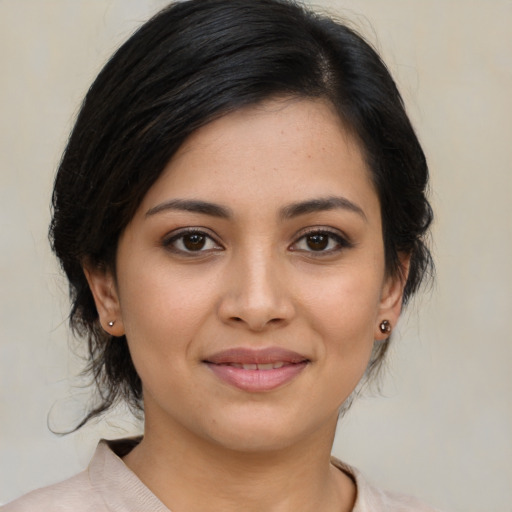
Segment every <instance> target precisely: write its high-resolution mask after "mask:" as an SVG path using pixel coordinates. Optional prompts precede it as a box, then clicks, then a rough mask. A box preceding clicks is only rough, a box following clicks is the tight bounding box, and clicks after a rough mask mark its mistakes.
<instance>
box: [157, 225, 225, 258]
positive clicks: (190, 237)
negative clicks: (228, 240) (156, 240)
mask: <svg viewBox="0 0 512 512" xmlns="http://www.w3.org/2000/svg"><path fill="white" fill-rule="evenodd" d="M163 245H164V247H165V248H166V249H169V250H170V251H172V252H176V253H181V254H192V253H204V252H209V251H219V250H222V247H221V246H220V245H219V244H218V243H217V242H216V241H215V240H214V239H213V238H212V237H211V236H210V235H209V234H207V233H205V232H204V231H200V230H195V229H193V230H192V229H188V230H185V231H180V232H179V233H175V234H171V235H170V236H169V237H167V238H166V239H165V240H164V241H163Z"/></svg>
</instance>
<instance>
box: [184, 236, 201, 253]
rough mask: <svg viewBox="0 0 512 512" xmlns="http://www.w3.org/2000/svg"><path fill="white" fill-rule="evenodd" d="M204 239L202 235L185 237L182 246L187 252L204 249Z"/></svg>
mask: <svg viewBox="0 0 512 512" xmlns="http://www.w3.org/2000/svg"><path fill="white" fill-rule="evenodd" d="M204 244H205V237H204V236H203V235H199V234H195V235H186V236H185V237H184V238H183V245H184V246H185V247H186V248H187V249H188V250H189V251H198V250H200V249H202V248H203V247H204Z"/></svg>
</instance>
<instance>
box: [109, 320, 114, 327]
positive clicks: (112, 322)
mask: <svg viewBox="0 0 512 512" xmlns="http://www.w3.org/2000/svg"><path fill="white" fill-rule="evenodd" d="M115 323H116V321H115V320H110V322H109V323H108V326H109V327H114V324H115Z"/></svg>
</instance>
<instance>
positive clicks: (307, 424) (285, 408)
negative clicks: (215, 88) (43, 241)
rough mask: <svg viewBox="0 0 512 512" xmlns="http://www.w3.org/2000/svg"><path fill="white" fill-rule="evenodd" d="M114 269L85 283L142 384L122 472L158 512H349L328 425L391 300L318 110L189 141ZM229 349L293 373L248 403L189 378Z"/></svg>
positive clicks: (95, 272)
mask: <svg viewBox="0 0 512 512" xmlns="http://www.w3.org/2000/svg"><path fill="white" fill-rule="evenodd" d="M334 197H336V198H338V199H337V203H336V204H334V205H333V204H330V205H327V204H326V201H325V200H326V199H330V200H331V203H332V202H333V201H332V198H334ZM340 198H341V199H340ZM177 200H179V201H181V203H177ZM184 200H187V201H190V200H194V201H202V202H207V203H213V204H215V205H217V206H219V207H221V208H222V209H223V210H225V211H224V212H223V213H226V214H228V215H227V216H225V217H219V216H217V215H212V213H219V212H212V211H207V210H205V208H202V211H190V208H189V207H190V205H188V208H189V209H188V210H184V209H183V201H184ZM312 200H317V202H316V203H314V204H316V206H313V207H312V206H311V204H312V203H311V201H312ZM322 201H323V203H322ZM170 202H171V203H170ZM304 203H308V205H309V208H306V207H302V208H297V207H295V208H293V206H296V205H297V204H302V205H303V204H304ZM327 206H329V208H327ZM192 209H194V208H192ZM210 210H212V209H211V208H210ZM190 228H193V229H194V230H196V231H197V230H199V231H200V232H201V233H202V234H200V235H199V238H198V237H197V233H193V234H192V235H191V234H190V232H187V229H189V230H190ZM194 236H196V238H194ZM201 237H203V238H201ZM315 237H316V238H315ZM190 247H192V250H190ZM116 264H117V268H116V272H117V273H116V276H113V275H112V274H111V273H110V272H105V271H102V270H100V269H95V268H86V269H85V271H86V275H87V277H88V280H89V284H90V286H91V290H92V292H93V295H94V297H95V300H96V305H97V308H98V312H99V315H100V320H101V322H102V325H103V326H104V328H105V330H107V331H109V332H110V333H111V334H113V335H115V336H121V335H123V334H125V335H126V337H127V340H128V344H129V347H130V352H131V355H132V358H133V361H134V364H135V367H136V369H137V371H138V373H139V375H140V377H141V380H142V383H143V390H144V406H145V419H146V420H145V421H146V423H145V435H144V439H143V441H142V442H141V444H140V445H139V446H138V447H136V448H135V449H134V450H133V451H132V452H131V453H130V454H128V455H127V456H126V457H125V462H126V464H127V465H128V466H129V467H130V468H131V469H132V470H133V471H134V472H135V473H136V474H137V475H138V476H139V478H141V480H142V481H143V482H144V483H145V484H146V485H147V486H148V487H149V488H150V489H151V490H152V491H153V492H154V493H155V494H156V495H157V496H158V497H159V498H160V499H161V501H162V502H163V503H164V504H165V505H166V506H168V507H169V508H170V509H171V510H176V511H187V512H192V511H200V510H201V511H204V510H210V511H217V510H218V511H221V510H222V511H230V510H235V509H236V510H240V506H241V505H242V506H243V509H244V510H248V511H252V510H254V511H256V510H258V511H261V510H268V511H291V510H294V511H312V510H323V511H330V510H333V511H334V510H336V511H338V512H339V511H343V510H345V511H349V510H351V509H352V506H353V503H354V499H355V488H354V484H353V482H352V480H351V479H350V478H349V477H348V476H347V475H345V474H344V473H343V472H341V471H339V470H337V469H335V468H334V467H333V466H332V465H331V464H330V461H329V456H330V450H331V447H332V442H333V438H334V432H335V428H336V423H337V417H338V412H339V409H340V407H341V405H342V404H343V402H344V401H345V400H346V398H347V397H348V396H349V395H350V393H351V392H352V391H353V390H354V388H355V386H356V385H357V383H358V382H359V380H360V379H361V377H362V376H363V374H364V371H365V368H366V366H367V364H368V361H369V358H370V354H371V351H372V346H373V343H374V340H382V339H384V335H383V334H382V333H381V332H380V330H379V327H378V326H379V323H380V322H381V321H382V320H383V319H387V320H389V321H390V323H391V325H393V326H394V325H396V322H397V320H398V316H399V313H400V307H401V298H402V291H403V286H402V281H401V280H400V279H399V278H397V277H392V276H389V275H387V274H386V271H385V265H384V248H383V240H382V225H381V216H380V206H379V201H378V197H377V194H376V192H375V189H374V186H373V184H372V182H371V179H370V174H369V171H368V169H367V167H366V164H365V161H364V159H363V156H362V153H361V151H360V149H359V147H358V145H357V143H356V142H355V140H354V139H353V138H352V136H351V135H350V134H349V133H348V132H347V131H346V130H345V129H344V127H343V125H342V123H341V121H340V119H339V118H338V116H337V115H336V114H335V113H334V111H333V109H332V108H330V106H329V105H328V104H326V103H325V102H322V101H320V100H318V101H317V100H315V101H313V100H297V99H295V100H291V99H281V100H274V101H269V102H266V103H264V104H262V105H258V106H253V107H247V108H244V109H241V110H239V111H236V112H234V113H231V114H229V115H226V116H225V117H222V118H221V119H219V120H216V121H214V122H212V123H210V124H209V125H207V126H205V127H203V128H201V129H199V130H198V131H197V132H196V133H194V134H193V135H192V136H191V137H190V138H189V139H188V140H187V141H186V142H185V143H184V145H183V146H182V147H181V148H180V150H179V151H178V152H177V154H176V155H175V156H174V157H173V158H172V160H171V161H170V162H169V163H168V165H167V167H166V168H165V170H164V172H163V173H162V175H161V176H160V178H159V179H158V180H157V181H156V182H155V184H154V185H153V187H152V188H151V189H150V190H149V192H148V193H147V195H146V196H145V198H144V200H143V201H142V203H141V205H140V207H139V209H138V210H137V212H136V214H135V216H134V217H133V219H132V220H131V222H130V223H129V225H128V226H127V228H126V229H125V231H124V232H123V234H122V236H121V238H120V240H119V247H118V254H117V261H116ZM111 320H115V324H114V326H113V327H109V326H108V322H109V321H111ZM234 347H243V348H249V349H255V348H268V347H279V348H284V349H286V350H292V351H294V352H297V353H299V354H301V355H302V356H304V358H306V359H307V363H306V364H305V365H304V368H303V369H302V370H301V371H300V372H299V373H298V374H297V375H296V376H295V377H293V378H292V379H291V380H289V381H287V382H285V383H284V384H283V385H281V386H278V387H277V388H275V389H271V390H267V391H262V392H250V391H247V390H243V389H239V388H238V387H236V386H233V385H231V384H229V383H226V382H225V381H224V380H222V379H220V378H219V377H218V376H217V375H216V374H215V373H214V372H212V371H211V368H210V367H209V366H208V365H207V364H206V363H205V361H206V360H208V359H209V358H211V356H212V355H213V354H215V353H218V352H219V351H224V350H228V349H231V348H234Z"/></svg>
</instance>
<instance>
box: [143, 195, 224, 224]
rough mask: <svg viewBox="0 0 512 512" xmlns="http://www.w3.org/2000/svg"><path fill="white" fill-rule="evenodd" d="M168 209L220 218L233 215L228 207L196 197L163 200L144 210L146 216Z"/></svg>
mask: <svg viewBox="0 0 512 512" xmlns="http://www.w3.org/2000/svg"><path fill="white" fill-rule="evenodd" d="M168 210H174V211H182V212H193V213H202V214H203V215H210V216H212V217H219V218H221V219H228V218H230V217H232V216H233V214H232V212H231V210H230V209H229V208H226V207H225V206H220V205H218V204H215V203H209V202H207V201H199V200H196V199H171V200H170V201H165V202H163V203H160V204H158V205H157V206H154V207H153V208H150V209H149V210H148V211H147V212H146V217H149V216H151V215H156V214H157V213H160V212H164V211H168Z"/></svg>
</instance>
